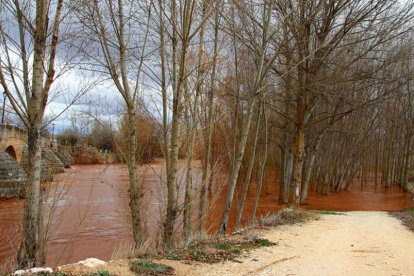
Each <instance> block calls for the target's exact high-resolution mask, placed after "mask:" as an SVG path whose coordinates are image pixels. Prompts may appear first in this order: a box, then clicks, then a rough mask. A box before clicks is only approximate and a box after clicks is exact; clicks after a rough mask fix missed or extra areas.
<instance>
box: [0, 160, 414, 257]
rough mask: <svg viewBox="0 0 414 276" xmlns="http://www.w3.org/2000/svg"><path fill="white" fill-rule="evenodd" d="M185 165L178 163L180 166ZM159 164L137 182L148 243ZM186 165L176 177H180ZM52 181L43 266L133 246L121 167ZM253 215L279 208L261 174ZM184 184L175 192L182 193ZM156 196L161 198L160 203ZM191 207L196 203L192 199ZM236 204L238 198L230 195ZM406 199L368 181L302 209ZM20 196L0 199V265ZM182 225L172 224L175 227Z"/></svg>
mask: <svg viewBox="0 0 414 276" xmlns="http://www.w3.org/2000/svg"><path fill="white" fill-rule="evenodd" d="M181 165H183V164H181ZM163 166H164V165H163V162H162V161H158V162H154V163H152V164H150V165H148V166H143V167H140V168H139V174H140V175H141V181H142V185H143V193H142V204H143V216H144V221H146V224H145V229H146V232H147V235H148V236H151V237H154V240H157V238H158V237H159V236H160V233H161V227H162V222H161V219H160V217H162V212H163V205H162V204H160V202H165V184H164V181H163V180H162V179H165V171H164V170H163ZM183 172H184V170H183V169H181V170H180V171H179V174H178V181H179V182H183V179H184V173H183ZM193 178H194V190H193V194H195V195H196V194H197V186H198V184H199V180H200V178H201V170H200V164H199V163H197V162H195V169H194V170H193ZM56 179H57V180H58V181H56V182H54V183H52V184H51V187H49V188H47V189H46V191H48V195H47V203H48V206H49V207H48V208H49V209H51V210H53V211H52V212H51V213H52V214H53V216H52V215H51V216H48V217H47V219H46V220H47V221H48V223H47V225H48V229H49V230H48V252H47V263H48V264H49V265H56V264H65V263H71V262H76V261H79V260H83V259H85V258H88V257H96V258H99V259H103V260H109V259H110V258H111V256H112V254H113V251H114V249H115V248H116V247H117V246H119V245H121V244H125V243H130V244H131V243H132V241H131V229H130V226H129V218H128V217H129V211H128V209H129V207H128V185H129V184H128V176H127V169H126V166H124V165H76V166H74V167H73V168H71V169H68V170H67V171H66V172H65V173H63V174H60V175H57V176H56ZM266 179H267V180H266V183H265V184H264V187H263V190H262V194H261V198H260V205H259V209H258V214H257V215H258V216H261V215H267V214H269V213H271V212H274V211H277V210H278V209H280V208H282V205H280V204H278V202H277V194H278V191H277V177H276V175H274V174H269V175H267V177H266ZM224 183H225V179H224V177H221V178H220V177H216V178H215V185H214V186H213V187H212V189H211V191H210V211H209V214H208V218H207V222H206V226H207V227H208V228H207V230H208V231H210V232H211V233H213V232H214V231H215V229H216V228H217V225H218V223H219V219H220V217H221V211H222V206H223V204H224V198H225V192H226V189H225V188H224ZM254 186H255V184H254V183H253V184H252V189H251V191H249V194H248V197H247V200H246V205H245V211H244V216H243V217H244V218H247V217H249V216H250V212H251V208H252V205H253V199H254ZM183 192H184V191H183V189H179V196H180V198H182V195H183ZM160 199H161V200H160ZM194 203H195V204H194V206H195V207H194V209H195V210H197V206H198V204H197V202H196V201H195V202H194ZM235 203H237V199H235ZM411 204H412V203H411V199H410V196H409V195H408V194H407V193H404V192H402V190H401V189H400V188H399V187H398V186H393V187H390V188H383V187H377V188H376V187H375V186H374V185H364V186H361V185H353V186H352V187H351V190H350V191H342V192H340V193H333V194H330V195H329V196H322V195H318V194H316V193H314V192H310V194H309V199H308V200H307V202H306V205H305V208H308V209H315V210H337V211H352V210H381V211H399V210H404V209H406V208H409V207H410V206H411ZM234 209H236V208H234V206H233V212H232V214H231V216H230V223H229V227H230V228H232V227H233V223H234V220H235V210H234ZM22 210H23V201H22V200H16V199H10V200H0V265H2V264H5V263H6V262H8V261H9V260H12V259H13V258H14V256H15V255H16V250H17V248H18V245H19V242H18V240H19V234H18V232H19V231H18V229H19V217H20V216H21V213H22ZM179 226H180V225H178V228H179Z"/></svg>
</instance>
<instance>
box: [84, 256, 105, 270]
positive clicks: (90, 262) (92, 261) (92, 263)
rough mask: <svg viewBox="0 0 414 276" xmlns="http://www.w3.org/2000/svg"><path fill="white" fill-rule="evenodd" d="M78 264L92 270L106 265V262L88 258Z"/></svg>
mask: <svg viewBox="0 0 414 276" xmlns="http://www.w3.org/2000/svg"><path fill="white" fill-rule="evenodd" d="M78 264H80V265H83V266H86V267H89V268H94V267H97V266H98V265H104V264H106V262H104V261H102V260H99V259H96V258H88V259H86V260H83V261H80V262H78Z"/></svg>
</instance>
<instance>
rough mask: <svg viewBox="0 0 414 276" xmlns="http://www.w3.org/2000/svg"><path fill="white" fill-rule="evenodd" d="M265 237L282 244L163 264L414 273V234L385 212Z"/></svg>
mask: <svg viewBox="0 0 414 276" xmlns="http://www.w3.org/2000/svg"><path fill="white" fill-rule="evenodd" d="M263 237H264V238H267V239H269V240H271V241H273V242H278V244H279V245H278V246H274V247H267V248H263V249H258V250H255V251H253V252H251V253H250V254H249V255H248V256H246V257H243V258H240V259H239V260H240V263H239V262H225V263H220V264H201V263H193V264H191V265H188V264H184V263H181V262H175V261H163V263H165V264H168V265H171V266H172V267H174V269H175V272H176V275H414V233H412V232H410V231H409V230H408V229H407V228H405V227H404V226H402V225H401V224H400V222H399V221H398V220H397V219H395V218H393V217H390V216H389V215H388V214H387V213H384V212H347V213H344V215H323V216H321V219H320V220H317V221H313V222H310V223H307V224H304V225H296V226H286V227H283V228H279V229H278V230H272V231H265V232H264V233H263Z"/></svg>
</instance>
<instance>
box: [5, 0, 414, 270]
mask: <svg viewBox="0 0 414 276" xmlns="http://www.w3.org/2000/svg"><path fill="white" fill-rule="evenodd" d="M0 10H1V12H0V39H1V41H0V47H1V49H0V83H1V85H2V87H3V88H4V90H5V91H6V93H7V96H8V98H9V100H10V103H11V105H12V107H13V108H14V110H15V111H16V113H17V114H18V115H19V117H20V119H21V120H22V121H23V123H24V125H25V126H26V128H27V130H28V141H29V143H28V145H29V162H28V164H29V166H28V175H29V179H30V181H29V183H28V184H27V192H26V203H25V214H24V219H23V225H22V226H23V228H22V229H23V233H22V243H21V247H20V251H19V258H18V260H19V265H20V266H33V265H35V264H37V263H44V262H45V259H44V254H42V252H44V240H43V239H42V237H43V234H42V219H41V218H42V214H41V213H42V193H41V189H40V158H41V145H40V143H39V139H38V137H39V128H40V127H41V125H42V123H44V122H43V121H44V119H43V117H44V113H45V108H46V105H47V102H48V96H49V93H50V91H51V90H53V87H52V84H53V82H54V81H55V79H56V78H57V77H58V76H59V74H56V73H55V64H57V63H58V64H59V69H60V70H61V71H62V72H63V71H65V70H77V71H79V72H88V74H89V75H93V76H94V77H95V78H97V79H100V80H101V81H102V82H104V83H106V84H108V85H109V86H112V87H114V89H112V90H111V91H115V93H118V95H120V96H121V98H122V100H123V106H124V113H123V114H122V116H123V118H124V120H123V123H124V124H125V126H124V130H125V131H124V133H125V136H126V138H125V139H126V140H127V143H126V145H127V148H126V150H125V153H126V163H127V164H128V172H129V182H130V188H129V193H130V197H129V200H130V211H131V218H132V221H131V225H132V229H133V231H132V232H133V239H134V242H135V244H136V245H139V244H140V243H142V242H143V240H144V232H143V225H144V222H143V218H142V215H141V213H142V210H141V208H142V206H141V198H142V196H143V195H142V191H143V189H142V186H141V185H142V183H139V182H138V175H137V169H136V166H137V160H138V157H137V152H138V151H137V133H139V132H141V131H143V130H142V128H145V127H148V126H147V125H142V126H141V125H140V124H137V116H138V113H139V112H143V110H145V112H146V113H147V114H146V116H149V117H151V120H155V121H158V122H159V123H158V124H156V125H153V127H154V129H156V130H155V131H157V133H158V136H159V137H158V138H159V141H160V148H161V149H162V152H163V156H164V159H165V171H166V179H165V190H166V198H165V202H164V204H165V205H164V206H165V210H164V218H163V224H162V233H163V235H162V241H163V244H164V246H165V248H167V249H170V248H172V247H174V246H175V245H176V242H177V241H178V240H179V236H180V235H181V234H177V233H182V236H181V238H182V240H183V241H184V242H185V243H187V242H189V241H190V237H191V236H192V234H194V233H200V232H202V231H203V224H204V222H205V219H206V212H207V206H208V205H209V203H208V200H209V197H208V196H207V194H208V193H207V191H209V190H210V191H211V186H212V182H213V181H214V173H222V172H214V170H213V167H214V163H216V162H220V163H222V164H224V165H225V167H226V169H227V171H228V178H227V180H228V181H227V183H228V185H227V189H226V190H225V192H226V194H225V200H224V201H225V202H224V208H223V210H222V217H221V222H220V225H219V228H218V234H219V235H223V234H225V233H226V231H227V230H228V224H229V215H230V212H231V210H232V208H237V213H238V214H237V219H236V227H239V226H241V223H242V214H243V209H244V203H245V200H246V195H247V192H248V191H249V190H254V194H255V199H254V207H253V212H252V215H251V217H250V218H249V220H250V221H254V220H255V215H256V210H257V208H258V204H259V201H260V194H261V189H262V185H263V182H264V175H265V171H266V170H269V169H275V168H276V167H278V171H279V181H278V183H279V199H278V200H279V201H280V202H282V203H289V205H290V206H293V207H298V206H299V205H300V203H301V202H304V201H305V200H306V198H307V194H308V191H309V189H310V188H312V189H314V190H316V191H317V192H319V193H321V194H327V193H329V192H330V191H339V190H341V189H344V188H345V189H346V188H349V185H351V184H352V182H353V181H354V180H355V179H356V178H359V179H360V181H369V180H372V179H373V180H374V181H375V183H383V184H384V185H392V184H394V183H399V184H404V183H406V181H407V171H408V170H409V168H410V161H411V148H412V145H411V144H412V137H413V134H414V129H413V127H414V126H413V115H414V114H413V109H412V104H414V99H413V95H412V94H411V93H412V91H411V90H412V89H411V87H412V82H413V64H414V63H413V57H414V53H413V52H412V49H411V48H412V47H411V45H412V42H413V32H412V27H413V26H412V21H411V20H412V15H413V14H412V12H413V10H412V3H411V1H407V2H405V3H400V2H399V1H397V0H393V1H389V0H316V1H305V0H300V1H290V0H288V1H278V0H264V1H256V0H241V1H222V0H214V1H207V0H172V1H166V0H152V1H136V0H116V1H115V0H102V1H97V0H93V1H83V0H37V1H23V0H2V1H1V4H0ZM12 21H13V22H16V23H15V24H11V23H10V22H12ZM69 26H70V27H69ZM60 29H64V30H65V35H61V34H60V32H59V30H60ZM59 45H61V46H59ZM58 51H61V52H63V53H66V54H57V52H58ZM71 54H73V57H72V56H71ZM57 57H59V62H58V61H57ZM75 62H76V66H75V65H73V66H68V64H73V63H75ZM149 98H151V99H152V100H153V102H152V103H151V104H150V105H148V106H147V108H145V107H144V108H142V107H140V108H138V103H139V104H141V105H142V103H143V102H144V106H145V103H148V99H149ZM146 101H147V102H146ZM138 122H139V120H138ZM182 149H185V150H184V151H183V150H182ZM182 152H184V153H182ZM179 158H185V159H186V162H185V168H186V175H185V177H184V181H183V182H184V183H183V185H181V183H180V182H179V180H178V179H177V171H178V164H179ZM195 158H198V159H200V160H201V161H202V162H201V163H202V177H201V181H200V184H199V186H198V187H194V183H195V181H194V180H193V179H192V178H193V174H192V170H193V166H194V164H193V159H195ZM253 182H254V183H256V185H255V186H253V185H251V183H253ZM195 188H197V189H195ZM195 191H196V192H195ZM235 199H237V206H236V204H234V202H235ZM275 200H276V199H275ZM180 229H182V231H178V230H180Z"/></svg>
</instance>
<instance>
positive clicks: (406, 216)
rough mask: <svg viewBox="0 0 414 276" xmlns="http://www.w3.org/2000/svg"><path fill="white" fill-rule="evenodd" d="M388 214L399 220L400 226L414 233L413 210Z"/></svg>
mask: <svg viewBox="0 0 414 276" xmlns="http://www.w3.org/2000/svg"><path fill="white" fill-rule="evenodd" d="M390 214H391V215H392V216H393V217H396V218H398V219H399V220H401V222H402V224H404V225H405V226H406V227H408V228H409V229H410V230H411V231H413V232H414V208H410V209H408V210H405V211H403V212H391V213H390Z"/></svg>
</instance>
